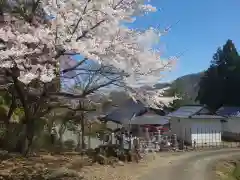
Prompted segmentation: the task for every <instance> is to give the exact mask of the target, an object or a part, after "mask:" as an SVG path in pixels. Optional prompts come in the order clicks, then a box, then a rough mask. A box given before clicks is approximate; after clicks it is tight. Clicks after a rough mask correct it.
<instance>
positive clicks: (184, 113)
mask: <svg viewBox="0 0 240 180" xmlns="http://www.w3.org/2000/svg"><path fill="white" fill-rule="evenodd" d="M203 108H204V106H200V105H199V106H196V105H195V106H182V107H180V108H179V109H177V110H176V111H173V112H172V113H169V114H168V115H167V116H168V117H179V118H188V117H189V116H193V115H194V114H196V113H198V112H199V111H201V110H202V109H203Z"/></svg>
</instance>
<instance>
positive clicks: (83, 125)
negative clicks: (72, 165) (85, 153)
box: [81, 115, 86, 150]
mask: <svg viewBox="0 0 240 180" xmlns="http://www.w3.org/2000/svg"><path fill="white" fill-rule="evenodd" d="M81 131H82V136H81V137H82V150H84V149H85V148H86V144H85V123H84V117H83V115H82V118H81Z"/></svg>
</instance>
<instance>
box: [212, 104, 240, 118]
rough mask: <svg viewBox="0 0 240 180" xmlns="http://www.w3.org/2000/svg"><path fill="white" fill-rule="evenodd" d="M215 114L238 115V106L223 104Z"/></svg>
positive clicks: (239, 112)
mask: <svg viewBox="0 0 240 180" xmlns="http://www.w3.org/2000/svg"><path fill="white" fill-rule="evenodd" d="M216 114H218V115H220V116H227V117H240V107H230V106H223V107H221V108H220V109H218V110H217V112H216Z"/></svg>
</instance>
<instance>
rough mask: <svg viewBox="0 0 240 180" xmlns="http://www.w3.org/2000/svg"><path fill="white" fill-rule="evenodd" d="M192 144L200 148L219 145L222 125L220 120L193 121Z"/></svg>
mask: <svg viewBox="0 0 240 180" xmlns="http://www.w3.org/2000/svg"><path fill="white" fill-rule="evenodd" d="M191 133H192V136H191V139H192V142H194V140H195V141H196V143H197V145H198V146H208V145H219V144H220V143H221V133H222V125H221V122H220V119H192V128H191Z"/></svg>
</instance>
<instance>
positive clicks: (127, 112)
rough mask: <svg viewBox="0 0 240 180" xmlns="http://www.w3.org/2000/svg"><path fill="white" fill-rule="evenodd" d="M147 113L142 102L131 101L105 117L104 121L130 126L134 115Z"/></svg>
mask: <svg viewBox="0 0 240 180" xmlns="http://www.w3.org/2000/svg"><path fill="white" fill-rule="evenodd" d="M143 111H146V108H145V106H144V105H143V104H142V103H140V102H135V101H133V100H132V99H129V100H128V101H127V102H126V103H124V104H123V105H122V106H120V107H119V108H117V109H115V110H113V111H112V112H111V113H109V114H108V115H106V116H105V117H103V118H102V119H104V120H107V121H113V122H116V123H119V124H128V123H129V121H130V120H131V118H132V117H133V116H134V115H138V114H140V113H142V112H143Z"/></svg>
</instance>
